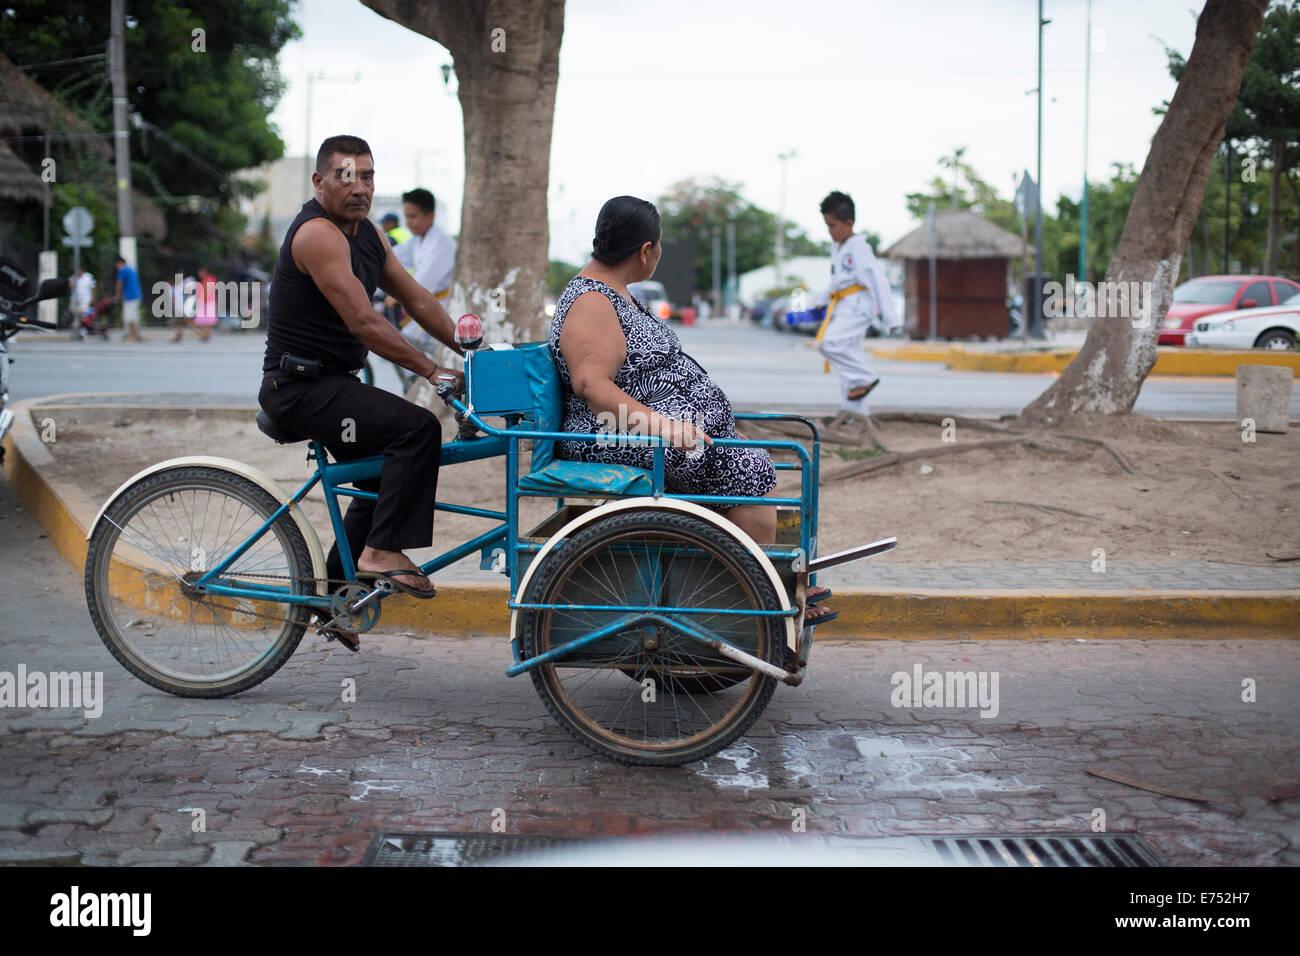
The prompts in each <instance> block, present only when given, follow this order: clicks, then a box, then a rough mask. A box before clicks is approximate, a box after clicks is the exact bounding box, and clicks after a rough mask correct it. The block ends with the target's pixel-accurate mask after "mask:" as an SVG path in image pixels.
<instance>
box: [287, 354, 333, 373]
mask: <svg viewBox="0 0 1300 956" xmlns="http://www.w3.org/2000/svg"><path fill="white" fill-rule="evenodd" d="M324 370H325V368H324V366H323V365H321V363H320V359H312V358H303V357H302V356H301V355H289V354H288V353H286V354H284V355H281V356H280V371H282V372H288V373H289V374H290V375H297V376H298V377H299V378H320V377H321V373H322V372H323V371H324Z"/></svg>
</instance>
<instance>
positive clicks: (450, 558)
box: [195, 442, 514, 607]
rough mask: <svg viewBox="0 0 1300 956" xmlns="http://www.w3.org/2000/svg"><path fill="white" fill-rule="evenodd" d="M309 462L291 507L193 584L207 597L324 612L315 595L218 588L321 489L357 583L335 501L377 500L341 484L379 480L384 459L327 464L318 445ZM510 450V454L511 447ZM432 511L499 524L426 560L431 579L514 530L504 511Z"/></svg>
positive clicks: (347, 571)
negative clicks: (309, 471) (264, 538)
mask: <svg viewBox="0 0 1300 956" xmlns="http://www.w3.org/2000/svg"><path fill="white" fill-rule="evenodd" d="M309 447H310V449H311V457H312V458H313V459H314V460H315V462H316V471H315V472H314V473H313V474H312V476H311V477H310V478H309V479H308V480H307V481H306V483H305V484H303V486H302V487H301V488H299V489H298V491H297V492H295V493H294V494H293V496H292V497H291V498H290V499H289V501H288V502H287V503H286V504H284V505H281V506H280V508H278V509H277V510H276V512H275V514H273V515H271V517H269V518H268V519H266V521H264V522H263V523H262V526H261V527H260V528H258V529H257V530H256V531H254V532H253V533H252V534H251V535H250V536H249V537H248V538H247V539H246V540H245V541H244V542H243V543H242V544H241V545H240V546H239V547H238V548H236V549H235V550H234V551H233V552H231V553H230V555H228V556H227V557H226V558H225V559H224V560H223V561H221V562H220V563H219V564H218V565H217V566H216V567H214V568H212V569H211V570H210V571H208V572H206V573H205V574H204V575H203V577H202V578H200V579H199V580H198V581H196V582H195V587H196V588H197V589H198V590H201V591H204V592H206V593H209V594H221V595H225V596H228V597H247V598H264V599H265V598H268V597H274V599H275V600H277V601H281V602H283V603H286V604H311V605H313V606H316V607H323V606H326V604H327V601H326V600H325V599H322V598H321V597H320V596H318V595H305V594H292V593H290V592H289V590H288V588H287V587H283V586H279V585H270V584H256V583H251V584H241V585H240V586H238V587H236V586H234V585H227V584H220V583H217V579H219V578H220V576H221V575H223V574H225V573H226V572H227V570H228V569H229V568H230V566H231V565H232V564H233V563H234V562H235V561H237V560H239V558H240V557H241V556H242V555H243V554H244V553H245V552H247V551H248V549H249V548H250V547H252V546H253V545H254V544H256V543H257V541H258V540H259V539H260V538H261V537H262V535H264V534H265V533H266V532H267V531H268V530H270V528H271V527H272V525H274V524H275V522H276V521H278V520H280V518H281V517H283V516H284V515H285V514H286V513H287V512H288V510H289V508H290V507H291V506H293V505H296V504H297V503H298V502H300V501H301V500H302V499H303V498H304V497H306V495H307V493H308V492H310V491H311V489H312V488H314V487H315V486H316V484H317V482H319V483H320V485H321V489H322V491H323V492H324V494H325V506H326V508H327V510H328V511H329V516H330V526H331V528H332V529H333V532H334V540H335V541H336V542H339V543H340V544H341V546H340V547H339V559H340V561H341V562H342V564H343V575H344V577H345V578H347V579H348V580H352V579H354V578H355V577H356V561H355V557H354V555H353V554H352V553H351V548H349V547H347V534H346V532H345V530H344V527H343V513H342V509H340V507H339V503H338V499H339V498H340V497H341V496H347V497H350V498H361V499H365V500H370V501H374V500H378V497H379V496H378V494H376V493H375V492H373V491H362V490H361V489H359V488H345V487H342V486H343V485H344V484H349V483H352V482H357V481H365V480H367V479H371V478H378V477H379V476H380V473H381V472H382V470H383V464H384V457H383V456H382V455H372V456H370V457H367V458H360V459H357V460H355V461H347V462H334V463H332V464H331V463H329V460H328V457H327V455H326V452H325V449H324V447H323V446H321V445H320V444H319V443H318V442H312V443H311V444H310V446H309ZM510 448H511V449H512V450H513V449H514V444H513V443H511V445H510ZM434 509H435V510H437V511H446V512H449V513H453V514H463V515H470V516H472V517H477V518H492V519H496V520H498V521H500V522H501V524H499V525H497V526H496V527H494V528H491V529H489V530H487V531H485V532H483V533H482V534H480V535H478V536H476V537H474V538H472V539H470V540H469V541H466V542H464V543H463V544H460V545H458V546H456V547H455V548H452V549H451V550H449V551H445V552H443V553H442V554H440V555H438V556H437V557H435V558H432V559H430V560H429V561H427V562H426V563H424V564H423V565H421V566H420V570H421V571H422V572H424V573H425V574H431V573H433V572H434V571H438V570H441V569H442V568H445V567H447V566H448V565H450V564H453V563H455V562H456V561H459V560H460V559H461V558H463V557H465V556H466V555H467V554H471V553H472V552H474V551H477V550H479V549H480V548H484V547H487V546H488V545H491V544H495V543H496V542H498V541H501V540H503V539H505V538H506V537H507V536H508V534H509V532H510V529H511V528H512V527H513V519H512V516H511V513H510V509H509V508H508V509H507V511H505V512H501V511H494V510H491V509H487V508H472V507H470V506H468V505H456V504H443V503H438V502H435V504H434Z"/></svg>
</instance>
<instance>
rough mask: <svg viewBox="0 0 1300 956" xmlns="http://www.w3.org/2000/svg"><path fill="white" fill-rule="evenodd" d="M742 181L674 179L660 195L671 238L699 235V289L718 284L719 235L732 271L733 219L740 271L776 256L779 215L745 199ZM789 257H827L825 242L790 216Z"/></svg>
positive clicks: (666, 233) (724, 269) (724, 265)
mask: <svg viewBox="0 0 1300 956" xmlns="http://www.w3.org/2000/svg"><path fill="white" fill-rule="evenodd" d="M741 188H742V185H741V184H740V183H731V182H727V181H725V180H723V179H721V178H718V177H714V178H713V180H712V181H711V182H700V181H698V180H696V179H694V178H691V179H684V180H681V181H680V182H676V183H673V184H672V185H671V186H669V187H668V190H667V191H666V192H665V193H664V194H663V195H662V196H660V197H659V200H658V203H657V205H658V207H659V215H660V218H661V220H662V222H663V231H664V236H665V238H672V239H679V240H680V239H685V238H693V239H695V241H696V243H697V248H698V249H699V254H698V255H697V257H696V260H695V287H696V288H697V289H708V288H710V287H712V285H713V235H714V231H715V230H716V231H717V233H718V234H719V236H720V237H721V240H722V242H721V252H722V274H723V276H725V275H726V272H727V245H726V238H727V221H728V218H730V219H732V220H734V221H735V224H736V274H737V275H743V274H744V273H746V272H749V271H751V270H753V269H758V268H761V267H762V266H766V265H771V264H772V263H773V261H774V260H775V255H776V253H775V250H774V245H775V242H776V230H777V215H776V213H772V212H768V211H767V210H766V209H761V208H759V207H758V206H756V205H754V204H753V203H752V202H750V201H749V200H748V199H746V198H744V197H743V196H742V195H741V193H740V190H741ZM785 255H786V256H787V257H792V256H827V255H830V252H829V248H828V246H827V244H826V243H825V242H817V241H814V240H813V239H811V238H809V237H808V235H807V234H806V233H805V232H804V231H803V230H802V229H799V228H798V227H796V226H794V225H792V224H791V223H790V221H789V220H786V233H785Z"/></svg>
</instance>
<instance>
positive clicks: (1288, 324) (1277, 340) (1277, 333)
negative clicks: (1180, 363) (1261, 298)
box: [1187, 292, 1300, 349]
mask: <svg viewBox="0 0 1300 956" xmlns="http://www.w3.org/2000/svg"><path fill="white" fill-rule="evenodd" d="M1297 340H1300V292H1297V293H1296V294H1295V295H1293V296H1291V298H1289V299H1287V300H1286V301H1285V302H1283V303H1282V304H1281V305H1275V306H1267V307H1265V308H1262V309H1237V310H1236V311H1235V312H1215V313H1214V314H1213V315H1207V316H1206V317H1205V318H1203V319H1197V320H1196V322H1195V323H1194V324H1193V325H1192V332H1191V334H1190V335H1188V336H1187V344H1188V345H1190V346H1193V347H1195V346H1200V347H1202V348H1215V349H1294V348H1295V347H1296V341H1297Z"/></svg>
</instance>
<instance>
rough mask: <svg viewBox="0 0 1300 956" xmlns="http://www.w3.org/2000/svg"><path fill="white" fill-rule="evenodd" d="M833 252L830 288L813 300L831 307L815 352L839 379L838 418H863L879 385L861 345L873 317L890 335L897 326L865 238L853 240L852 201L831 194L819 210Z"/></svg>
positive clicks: (888, 293) (882, 278) (889, 296)
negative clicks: (878, 317) (852, 415)
mask: <svg viewBox="0 0 1300 956" xmlns="http://www.w3.org/2000/svg"><path fill="white" fill-rule="evenodd" d="M821 212H822V219H823V220H824V221H825V223H826V228H827V230H829V232H830V235H831V239H832V240H834V242H835V251H834V253H833V254H832V256H831V284H830V286H829V287H828V288H827V289H825V290H823V292H822V293H821V294H820V295H819V296H818V297H817V303H816V304H818V305H830V307H831V308H830V310H829V311H828V313H827V317H826V321H824V322H823V323H822V328H821V329H820V330H819V331H818V333H817V341H818V348H819V349H820V351H821V353H822V355H823V356H824V357H825V359H826V362H827V365H828V366H829V367H832V368H834V369H835V371H836V372H838V373H839V377H840V408H841V411H842V412H845V411H847V412H856V413H857V414H860V415H865V414H866V413H867V395H868V394H869V393H870V392H871V390H872V389H873V388H875V387H876V386H877V385H878V384H880V376H879V375H877V374H876V373H875V371H874V370H872V368H871V367H870V366H868V365H867V362H866V356H865V354H864V352H863V348H862V341H863V338H864V337H865V336H866V334H867V329H868V328H869V327H870V325H871V323H872V322H873V321H874V320H875V318H876V315H877V313H879V314H880V315H881V317H882V318H883V319H884V326H885V328H886V329H890V328H892V327H894V326H896V325H898V319H897V317H896V316H895V315H894V297H893V294H892V292H891V291H890V287H889V279H888V278H887V277H886V275H885V270H884V269H883V268H882V267H881V265H880V261H879V260H878V259H877V258H876V254H875V253H874V252H873V251H872V249H871V243H869V242H867V239H866V237H865V236H862V235H855V234H854V232H853V222H854V218H855V210H854V206H853V200H852V199H851V198H850V197H849V196H848V195H846V194H845V193H842V192H838V191H837V192H833V193H831V194H830V195H829V196H827V197H826V198H825V199H823V200H822V204H821Z"/></svg>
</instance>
